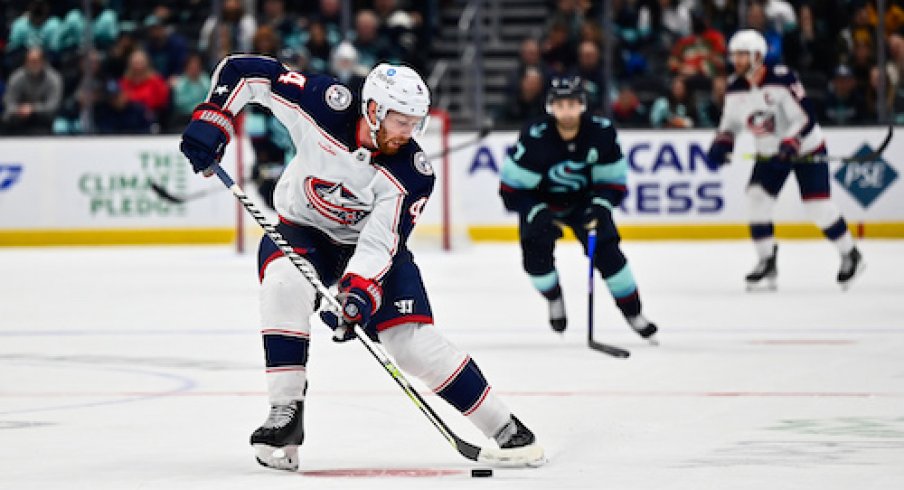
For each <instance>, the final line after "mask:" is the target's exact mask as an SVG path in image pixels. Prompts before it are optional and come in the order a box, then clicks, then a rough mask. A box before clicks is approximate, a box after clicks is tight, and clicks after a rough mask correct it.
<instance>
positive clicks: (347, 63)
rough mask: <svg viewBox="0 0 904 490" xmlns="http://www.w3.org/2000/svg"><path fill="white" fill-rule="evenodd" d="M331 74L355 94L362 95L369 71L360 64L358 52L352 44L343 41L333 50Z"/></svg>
mask: <svg viewBox="0 0 904 490" xmlns="http://www.w3.org/2000/svg"><path fill="white" fill-rule="evenodd" d="M330 74H331V75H333V76H334V77H336V78H337V79H338V80H339V81H340V82H342V83H344V84H345V85H347V86H348V88H349V90H351V92H352V93H353V94H358V93H361V87H363V86H364V77H366V76H367V69H366V68H364V67H362V66H361V65H360V64H359V63H358V51H357V50H356V49H355V47H354V46H352V44H351V43H350V42H348V41H343V42H341V43H339V45H338V46H336V49H334V50H333V54H332V57H331V60H330Z"/></svg>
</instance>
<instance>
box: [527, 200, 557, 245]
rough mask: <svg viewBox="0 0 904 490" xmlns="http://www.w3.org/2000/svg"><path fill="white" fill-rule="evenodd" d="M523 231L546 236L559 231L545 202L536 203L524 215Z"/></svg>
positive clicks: (528, 233) (530, 234) (532, 234)
mask: <svg viewBox="0 0 904 490" xmlns="http://www.w3.org/2000/svg"><path fill="white" fill-rule="evenodd" d="M524 227H525V229H524V233H525V234H526V235H528V236H535V237H536V236H546V235H553V234H557V233H561V232H562V230H561V229H559V227H558V226H556V224H555V216H553V214H552V211H550V210H549V207H548V206H546V204H542V203H541V204H537V205H535V206H534V207H532V208H531V209H530V211H528V213H527V215H526V216H525V217H524Z"/></svg>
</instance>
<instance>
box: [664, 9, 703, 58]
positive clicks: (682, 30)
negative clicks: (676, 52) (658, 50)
mask: <svg viewBox="0 0 904 490" xmlns="http://www.w3.org/2000/svg"><path fill="white" fill-rule="evenodd" d="M694 1H695V0H659V9H660V29H661V32H660V36H659V39H660V42H662V43H664V47H665V48H666V50H668V49H670V48H671V47H672V46H674V45H675V43H676V42H678V40H679V39H681V38H682V37H684V36H687V35H689V34H690V33H691V28H692V26H691V9H692V8H693V7H694Z"/></svg>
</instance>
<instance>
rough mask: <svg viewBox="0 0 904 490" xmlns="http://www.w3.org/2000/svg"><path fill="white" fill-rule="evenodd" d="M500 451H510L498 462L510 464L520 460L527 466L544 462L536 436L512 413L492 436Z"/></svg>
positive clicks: (541, 448)
mask: <svg viewBox="0 0 904 490" xmlns="http://www.w3.org/2000/svg"><path fill="white" fill-rule="evenodd" d="M494 439H496V444H499V448H500V449H502V451H501V452H502V453H510V454H508V455H503V456H502V457H501V458H500V463H502V464H506V461H508V462H509V464H511V463H512V462H514V461H520V462H521V464H527V466H541V465H543V464H544V463H546V456H545V455H544V453H543V447H542V446H540V445H539V444H537V438H536V437H534V433H533V432H531V431H530V429H528V428H527V427H526V426H525V425H524V424H522V423H521V421H520V420H518V417H515V416H514V415H512V418H511V420H509V421H508V423H507V424H505V425H504V426H502V429H499V432H497V433H496V436H495V437H494Z"/></svg>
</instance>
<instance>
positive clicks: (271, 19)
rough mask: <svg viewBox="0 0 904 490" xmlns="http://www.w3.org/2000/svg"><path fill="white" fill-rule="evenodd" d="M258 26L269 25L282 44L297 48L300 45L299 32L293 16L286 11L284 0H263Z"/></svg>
mask: <svg viewBox="0 0 904 490" xmlns="http://www.w3.org/2000/svg"><path fill="white" fill-rule="evenodd" d="M258 25H259V26H269V27H270V28H271V29H273V30H274V31H275V32H276V34H277V35H279V38H280V39H282V44H283V46H286V47H289V48H292V49H298V48H299V47H301V44H302V43H301V32H300V31H299V29H298V24H297V20H296V19H295V17H294V16H293V15H291V14H289V13H287V12H286V2H285V0H264V1H263V8H262V9H261V15H260V17H259V19H258Z"/></svg>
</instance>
